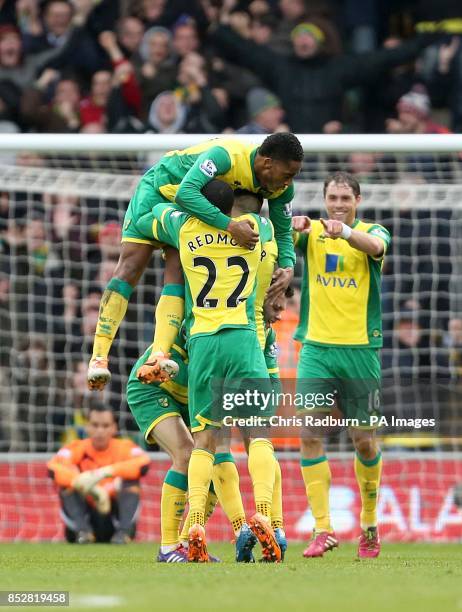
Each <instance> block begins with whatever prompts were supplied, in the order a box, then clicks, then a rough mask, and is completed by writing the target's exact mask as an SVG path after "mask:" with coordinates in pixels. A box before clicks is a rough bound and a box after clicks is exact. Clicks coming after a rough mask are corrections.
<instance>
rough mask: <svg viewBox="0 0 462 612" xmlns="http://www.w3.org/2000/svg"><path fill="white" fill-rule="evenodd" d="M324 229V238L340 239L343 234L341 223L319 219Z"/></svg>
mask: <svg viewBox="0 0 462 612" xmlns="http://www.w3.org/2000/svg"><path fill="white" fill-rule="evenodd" d="M320 221H321V223H322V225H323V227H324V236H325V237H326V238H333V239H334V240H335V239H336V238H340V237H341V235H342V232H343V223H342V222H341V221H337V220H336V219H327V221H326V219H320Z"/></svg>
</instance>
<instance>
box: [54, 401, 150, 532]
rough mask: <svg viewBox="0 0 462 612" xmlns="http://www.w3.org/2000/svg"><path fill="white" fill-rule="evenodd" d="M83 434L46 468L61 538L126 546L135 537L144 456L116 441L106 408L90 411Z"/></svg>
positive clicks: (130, 444) (146, 464)
mask: <svg viewBox="0 0 462 612" xmlns="http://www.w3.org/2000/svg"><path fill="white" fill-rule="evenodd" d="M87 431H88V438H86V439H84V440H75V441H74V442H71V443H70V444H69V445H67V446H64V447H63V448H61V450H59V451H58V453H57V454H56V455H55V456H54V457H53V458H52V459H51V460H50V461H49V462H48V464H47V465H48V469H49V472H50V475H51V477H52V478H53V480H54V481H55V483H56V485H57V486H58V491H59V499H60V502H61V507H62V511H63V519H64V526H65V537H66V540H67V541H68V542H71V543H77V544H87V543H91V542H95V541H96V542H111V543H113V544H126V543H128V542H130V541H131V540H132V539H133V538H134V537H135V531H136V520H137V515H138V507H139V503H140V479H141V477H142V476H144V475H145V474H146V472H147V470H148V467H149V462H150V461H149V457H148V455H147V454H146V453H144V452H143V451H142V450H141V448H139V447H138V446H136V445H135V444H134V443H133V442H131V441H130V440H121V439H117V438H116V437H115V436H116V435H117V423H116V420H115V416H114V414H113V413H112V412H111V410H109V409H108V408H107V407H106V406H103V405H101V406H99V407H94V408H93V409H92V410H91V411H90V414H89V420H88V425H87Z"/></svg>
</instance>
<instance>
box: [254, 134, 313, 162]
mask: <svg viewBox="0 0 462 612" xmlns="http://www.w3.org/2000/svg"><path fill="white" fill-rule="evenodd" d="M258 154H259V155H262V156H263V157H271V159H276V160H278V161H285V162H289V161H298V162H301V161H303V147H302V145H301V144H300V141H299V139H298V138H297V137H296V136H295V134H292V133H290V132H279V133H277V134H271V135H270V136H267V137H266V138H265V140H264V141H263V142H262V144H261V146H260V148H259V149H258Z"/></svg>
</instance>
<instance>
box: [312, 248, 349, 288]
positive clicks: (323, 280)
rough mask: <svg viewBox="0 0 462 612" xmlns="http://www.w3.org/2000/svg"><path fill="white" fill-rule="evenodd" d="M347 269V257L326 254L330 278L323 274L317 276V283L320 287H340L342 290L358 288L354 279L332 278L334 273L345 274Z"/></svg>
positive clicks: (327, 270)
mask: <svg viewBox="0 0 462 612" xmlns="http://www.w3.org/2000/svg"><path fill="white" fill-rule="evenodd" d="M344 269H345V256H344V255H332V254H331V253H326V267H325V272H326V274H327V273H329V276H324V275H323V274H317V275H316V282H317V283H318V284H319V285H323V286H324V287H340V288H342V289H343V288H345V287H346V288H350V287H354V288H355V289H357V288H358V284H357V283H356V281H355V279H354V278H352V277H349V278H348V277H343V278H342V277H341V276H333V275H332V276H331V274H332V273H333V272H343V271H344Z"/></svg>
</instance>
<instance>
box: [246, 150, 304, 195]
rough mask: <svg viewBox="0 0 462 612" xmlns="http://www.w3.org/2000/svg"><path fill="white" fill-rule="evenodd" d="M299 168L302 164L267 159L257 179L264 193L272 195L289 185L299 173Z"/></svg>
mask: <svg viewBox="0 0 462 612" xmlns="http://www.w3.org/2000/svg"><path fill="white" fill-rule="evenodd" d="M301 167H302V162H298V161H289V162H283V161H279V160H276V159H271V158H270V157H267V158H265V160H264V162H263V165H262V168H261V171H260V173H259V175H257V178H258V180H259V181H260V183H261V186H262V188H263V189H264V191H266V192H268V193H274V192H275V191H279V190H280V189H283V188H284V187H288V186H289V185H291V184H292V181H293V180H294V177H295V176H297V174H298V173H299V172H300V168H301Z"/></svg>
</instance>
